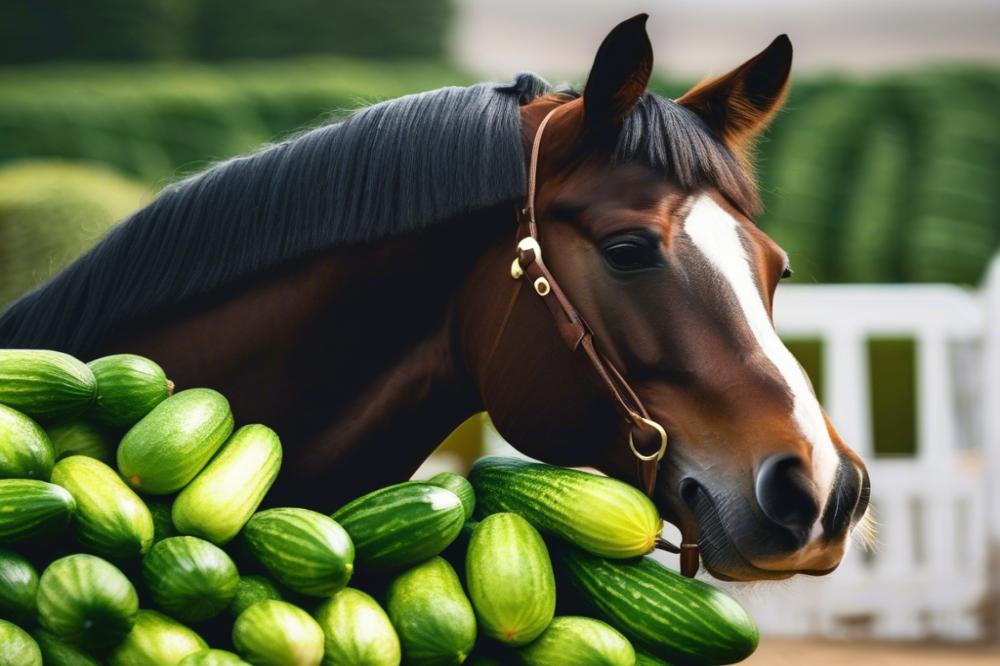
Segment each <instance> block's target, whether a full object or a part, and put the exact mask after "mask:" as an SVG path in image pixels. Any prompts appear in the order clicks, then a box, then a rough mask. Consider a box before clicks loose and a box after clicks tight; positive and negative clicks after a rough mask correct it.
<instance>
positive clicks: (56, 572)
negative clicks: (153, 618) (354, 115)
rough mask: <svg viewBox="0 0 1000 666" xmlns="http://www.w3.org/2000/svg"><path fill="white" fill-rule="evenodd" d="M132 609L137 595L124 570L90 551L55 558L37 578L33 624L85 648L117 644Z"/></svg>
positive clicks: (133, 612) (134, 610)
mask: <svg viewBox="0 0 1000 666" xmlns="http://www.w3.org/2000/svg"><path fill="white" fill-rule="evenodd" d="M138 610H139V598H138V596H136V593H135V588H134V587H132V583H130V582H129V580H128V578H126V577H125V574H123V573H122V572H121V571H119V570H118V568H117V567H115V566H114V565H113V564H111V563H110V562H107V561H105V560H102V559H101V558H99V557H94V556H93V555H82V554H76V555H67V556H66V557H63V558H60V559H58V560H56V561H55V562H53V563H52V564H50V565H49V566H48V567H47V568H46V569H45V571H43V572H42V576H41V578H40V579H39V581H38V621H39V623H40V624H41V625H42V627H43V628H44V629H46V630H48V631H50V632H52V633H53V634H55V635H56V636H57V637H58V638H62V639H63V640H66V641H68V642H69V643H71V644H73V645H77V646H79V647H82V648H85V649H87V650H101V649H105V648H109V647H111V646H113V645H116V644H118V643H119V642H120V641H121V640H122V639H123V638H125V636H127V635H128V633H129V632H130V631H131V630H132V625H134V624H135V620H136V613H137V612H138Z"/></svg>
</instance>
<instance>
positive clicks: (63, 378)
mask: <svg viewBox="0 0 1000 666" xmlns="http://www.w3.org/2000/svg"><path fill="white" fill-rule="evenodd" d="M96 397H97V380H96V379H95V378H94V373H93V372H91V371H90V368H88V367H87V366H86V365H84V364H83V363H81V362H80V361H78V360H76V359H75V358H73V357H72V356H70V355H69V354H63V353H62V352H57V351H49V350H46V349H0V405H7V406H8V407H12V408H14V409H16V410H17V411H19V412H22V413H24V414H27V415H28V416H30V417H31V418H33V419H35V420H36V421H42V422H43V423H49V422H52V421H61V420H64V419H71V418H73V417H74V416H78V415H79V414H81V413H83V411H84V410H86V409H87V408H88V407H90V405H91V404H92V403H93V402H94V399H95V398H96Z"/></svg>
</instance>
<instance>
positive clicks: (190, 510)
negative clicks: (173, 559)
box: [173, 425, 281, 546]
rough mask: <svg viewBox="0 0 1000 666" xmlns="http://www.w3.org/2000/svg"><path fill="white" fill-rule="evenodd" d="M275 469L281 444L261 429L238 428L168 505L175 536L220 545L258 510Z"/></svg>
mask: <svg viewBox="0 0 1000 666" xmlns="http://www.w3.org/2000/svg"><path fill="white" fill-rule="evenodd" d="M280 467H281V441H280V440H279V439H278V436H277V435H276V434H275V433H274V431H273V430H271V429H270V428H268V427H266V426H262V425H248V426H243V427H242V428H240V429H239V430H237V431H236V432H235V433H233V436H232V437H230V438H229V441H228V442H226V445H225V446H224V447H223V449H222V450H221V451H220V452H219V453H218V455H216V456H215V458H213V459H212V462H210V463H208V466H207V467H205V469H203V470H202V471H201V473H200V474H198V476H196V477H195V479H194V481H192V482H191V483H190V484H189V485H188V486H187V487H186V488H185V489H184V490H182V491H181V493H180V494H179V495H178V496H177V499H176V501H174V508H173V522H174V525H175V526H176V527H177V530H178V531H179V532H180V533H181V534H191V535H193V536H198V537H201V538H202V539H208V540H209V541H211V542H212V543H215V544H218V545H220V546H221V545H224V544H226V543H228V542H229V541H230V540H231V539H232V538H233V537H234V536H236V534H237V533H238V532H239V531H240V530H241V529H242V528H243V525H245V524H246V522H247V521H248V520H249V519H250V516H252V515H253V512H254V511H256V510H257V507H258V506H260V503H261V501H262V500H263V499H264V495H265V494H266V493H267V491H268V489H269V488H270V487H271V484H272V483H274V480H275V479H276V478H277V476H278V468H280Z"/></svg>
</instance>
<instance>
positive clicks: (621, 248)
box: [604, 239, 657, 271]
mask: <svg viewBox="0 0 1000 666" xmlns="http://www.w3.org/2000/svg"><path fill="white" fill-rule="evenodd" d="M604 260H605V261H607V262H608V265H609V266H611V267H612V268H614V269H615V270H619V271H635V270H640V269H643V268H649V267H651V266H655V265H656V263H657V261H656V255H655V252H653V250H652V248H651V247H650V245H649V243H646V242H644V241H642V240H638V239H629V240H623V241H618V242H615V243H612V244H610V245H607V246H605V247H604Z"/></svg>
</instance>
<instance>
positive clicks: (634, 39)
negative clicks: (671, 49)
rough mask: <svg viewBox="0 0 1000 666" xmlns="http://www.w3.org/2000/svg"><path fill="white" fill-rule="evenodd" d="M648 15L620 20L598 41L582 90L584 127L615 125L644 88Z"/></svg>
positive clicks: (649, 53)
mask: <svg viewBox="0 0 1000 666" xmlns="http://www.w3.org/2000/svg"><path fill="white" fill-rule="evenodd" d="M647 18H649V15H648V14H638V15H636V16H633V17H632V18H630V19H628V20H627V21H622V22H621V23H619V24H618V25H616V26H615V27H614V29H613V30H612V31H611V32H609V33H608V36H607V37H605V38H604V41H603V42H601V47H600V48H599V49H597V55H596V56H595V57H594V65H593V67H591V68H590V76H588V77H587V86H586V88H584V90H583V119H584V127H585V128H586V129H587V130H594V129H600V128H607V127H617V126H618V125H620V124H621V121H622V119H623V118H624V117H625V114H627V113H628V112H629V111H630V110H631V109H632V107H633V106H635V104H636V102H638V101H639V98H640V97H642V94H643V93H644V92H645V91H646V85H647V84H648V83H649V76H650V74H651V73H652V71H653V46H652V44H650V43H649V35H647V34H646V19H647Z"/></svg>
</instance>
